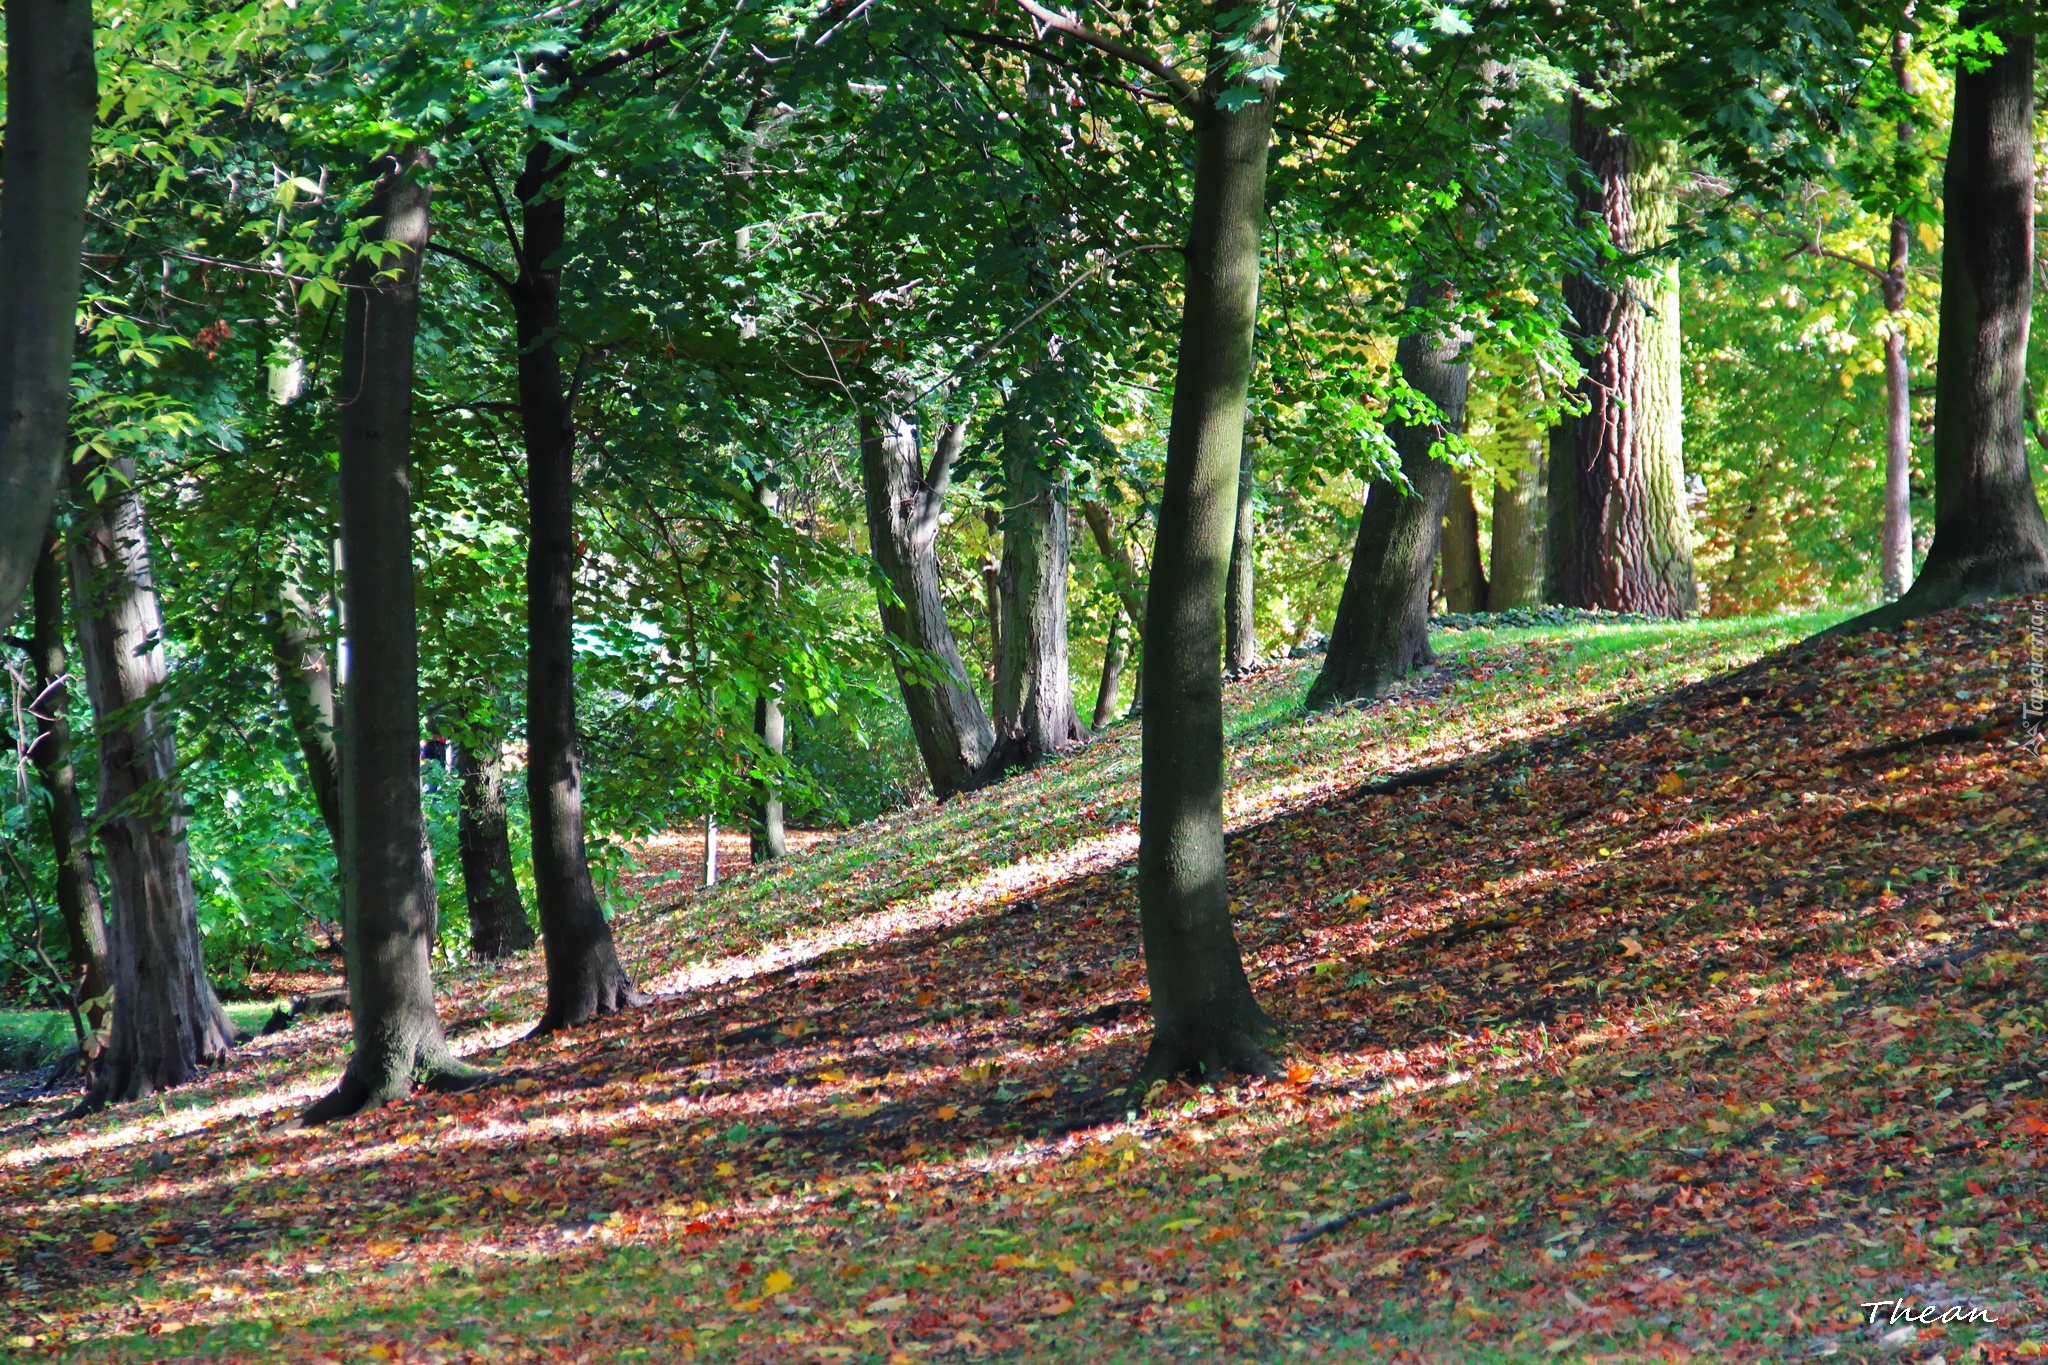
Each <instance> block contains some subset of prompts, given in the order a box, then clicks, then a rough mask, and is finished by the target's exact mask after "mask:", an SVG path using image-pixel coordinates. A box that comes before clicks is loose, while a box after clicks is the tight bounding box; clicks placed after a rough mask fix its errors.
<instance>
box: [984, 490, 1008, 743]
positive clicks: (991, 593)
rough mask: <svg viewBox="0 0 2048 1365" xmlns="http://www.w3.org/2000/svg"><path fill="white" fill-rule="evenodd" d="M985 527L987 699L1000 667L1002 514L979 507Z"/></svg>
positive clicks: (993, 697) (992, 695)
mask: <svg viewBox="0 0 2048 1365" xmlns="http://www.w3.org/2000/svg"><path fill="white" fill-rule="evenodd" d="M981 516H982V521H983V524H984V525H986V526H987V528H988V541H989V547H988V553H987V554H986V555H984V556H983V557H982V561H981V608H982V616H983V618H984V619H985V620H986V621H987V622H988V668H987V674H986V681H987V683H988V693H989V699H990V702H991V703H992V704H993V702H994V700H995V694H996V687H997V686H998V683H997V681H996V679H997V674H998V672H999V671H1000V670H1001V668H1002V666H1003V514H1002V513H1001V512H999V511H997V510H996V509H995V508H993V507H984V508H982V509H981Z"/></svg>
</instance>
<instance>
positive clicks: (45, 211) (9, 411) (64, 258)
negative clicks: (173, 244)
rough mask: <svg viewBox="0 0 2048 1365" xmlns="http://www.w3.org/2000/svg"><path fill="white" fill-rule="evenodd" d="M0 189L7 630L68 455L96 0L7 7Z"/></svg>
mask: <svg viewBox="0 0 2048 1365" xmlns="http://www.w3.org/2000/svg"><path fill="white" fill-rule="evenodd" d="M7 84H8V92H7V167H6V176H5V180H4V183H0V627H5V626H6V625H7V624H8V623H9V622H10V621H12V620H13V619H14V612H15V609H16V608H17V607H18V606H20V604H21V594H22V590H23V589H24V588H26V587H27V586H28V580H29V574H30V572H31V571H32V570H33V568H34V565H35V560H36V554H37V551H38V549H39V548H40V547H41V545H42V543H43V533H44V531H45V530H46V529H47V528H48V527H49V524H50V508H51V506H52V505H53V503H54V502H55V500H56V495H57V482H58V478H59V475H60V474H61V472H62V470H63V467H64V455H65V452H66V451H67V450H69V449H70V441H69V433H70V428H69V426H68V421H67V419H68V414H69V411H70V406H71V352H72V344H73V340H74V338H75V336H76V334H77V316H78V260H79V255H78V253H79V248H80V245H81V243H82V242H83V241H84V238H85V200H86V193H87V191H88V189H89V187H90V185H91V181H92V125H93V116H94V114H95V113H96V112H97V109H98V88H99V87H98V75H97V73H96V71H95V69H94V66H93V51H92V5H91V4H90V3H89V0H12V2H11V3H10V4H9V5H8V6H7Z"/></svg>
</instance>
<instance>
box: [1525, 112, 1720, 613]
mask: <svg viewBox="0 0 2048 1365" xmlns="http://www.w3.org/2000/svg"><path fill="white" fill-rule="evenodd" d="M1598 119H1599V115H1598V113H1597V111H1595V110H1592V109H1590V108H1588V107H1587V106H1586V104H1585V102H1584V101H1583V100H1575V101H1574V103H1573V107H1572V124H1571V137H1572V148H1573V150H1574V151H1575V152H1576V153H1577V154H1578V155H1579V157H1580V159H1581V160H1582V161H1583V162H1584V166H1585V179H1584V184H1583V186H1582V189H1581V196H1580V206H1581V210H1582V212H1584V213H1586V214H1587V215H1589V216H1592V215H1598V216H1599V217H1600V218H1602V219H1603V220H1604V221H1605V223H1606V225H1607V234H1608V237H1609V239H1610V240H1611V241H1612V242H1613V244H1614V247H1615V249H1616V250H1617V251H1619V252H1621V253H1622V254H1623V255H1624V256H1637V255H1640V254H1642V253H1644V252H1647V251H1650V250H1652V249H1654V248H1656V247H1657V246H1658V245H1660V244H1661V243H1662V242H1664V241H1665V240H1666V239H1667V238H1668V237H1669V234H1670V226H1671V220H1672V213H1673V199H1672V194H1671V190H1670V178H1671V162H1672V156H1671V149H1670V148H1668V147H1663V146H1659V145H1655V144H1651V143H1647V142H1644V141H1642V140H1640V139H1638V138H1635V137H1632V136H1630V135H1629V134H1627V133H1623V132H1617V131H1614V130H1612V129H1608V128H1605V127H1602V126H1601V125H1600V123H1599V121H1598ZM1565 302H1566V304H1567V306H1568V307H1569V309H1570V311H1571V315H1572V319H1573V328H1574V331H1575V332H1576V334H1577V336H1578V338H1579V341H1580V343H1581V348H1582V356H1581V359H1582V362H1583V364H1584V365H1585V371H1586V372H1585V376H1584V377H1583V378H1582V379H1581V380H1580V383H1579V396H1580V399H1581V400H1582V401H1583V402H1584V403H1585V404H1586V411H1585V412H1584V413H1583V414H1582V415H1579V416H1571V417H1567V418H1565V420H1564V421H1563V423H1562V424H1561V425H1560V427H1559V428H1558V431H1559V439H1558V442H1557V447H1556V449H1555V450H1553V452H1552V454H1551V465H1550V507H1549V537H1550V543H1549V545H1548V547H1547V549H1548V554H1547V556H1546V558H1547V561H1548V564H1547V567H1548V569H1549V573H1550V585H1549V592H1548V593H1547V594H1546V595H1547V596H1549V597H1550V598H1551V600H1553V601H1556V602H1560V603H1563V604H1564V605H1566V606H1572V607H1598V608H1603V609H1605V610H1608V611H1633V612H1644V613H1647V614H1649V615H1653V616H1670V617H1679V616H1688V615H1691V614H1692V613H1694V612H1695V611H1696V610H1697V609H1698V606H1699V592H1698V588H1697V585H1696V583H1695V581H1694V576H1693V565H1692V533H1691V527H1690V525H1689V521H1688V518H1687V516H1686V510H1685V471H1684V462H1683V449H1682V437H1681V433H1682V430H1683V427H1682V391H1681V375H1680V369H1679V366H1680V359H1681V357H1680V353H1679V330H1678V329H1679V317H1678V303H1679V298H1678V270H1677V266H1676V264H1675V263H1666V264H1664V265H1662V266H1660V267H1659V268H1658V269H1657V270H1656V271H1655V272H1654V273H1653V274H1652V275H1650V276H1649V277H1648V278H1647V279H1643V280H1639V281H1635V282H1632V283H1629V284H1626V285H1624V286H1622V287H1620V288H1613V287H1610V286H1609V284H1608V283H1607V282H1605V281H1602V280H1598V279H1594V278H1592V277H1589V276H1574V277H1572V278H1571V279H1570V280H1569V281H1567V283H1566V286H1565Z"/></svg>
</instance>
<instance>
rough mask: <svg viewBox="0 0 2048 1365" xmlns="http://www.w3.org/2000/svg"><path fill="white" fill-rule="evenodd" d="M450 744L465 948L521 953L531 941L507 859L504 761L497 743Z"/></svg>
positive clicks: (491, 957) (490, 956)
mask: <svg viewBox="0 0 2048 1365" xmlns="http://www.w3.org/2000/svg"><path fill="white" fill-rule="evenodd" d="M452 747H453V749H454V754H453V755H452V757H453V758H454V760H455V761H454V767H455V779H456V782H457V784H458V795H457V798H456V810H455V838H456V845H457V848H458V849H459V850H460V853H461V856H462V894H463V900H464V902H465V903H466V904H467V905H468V907H469V954H470V956H471V957H474V958H476V959H477V960H478V961H480V962H494V961H497V960H498V959H500V958H507V957H511V956H513V955H514V954H517V953H523V952H525V951H526V950H527V949H528V948H531V947H532V946H533V943H534V933H533V925H532V924H530V923H528V922H527V919H526V907H525V906H524V905H523V904H521V903H520V899H519V877H518V874H517V872H516V871H515V870H514V868H513V864H512V832H511V825H510V821H509V820H507V818H506V814H505V762H504V759H503V758H502V757H500V755H499V753H498V746H497V744H496V743H484V744H478V743H474V742H472V741H469V740H464V741H461V742H459V743H456V744H455V745H453V746H452Z"/></svg>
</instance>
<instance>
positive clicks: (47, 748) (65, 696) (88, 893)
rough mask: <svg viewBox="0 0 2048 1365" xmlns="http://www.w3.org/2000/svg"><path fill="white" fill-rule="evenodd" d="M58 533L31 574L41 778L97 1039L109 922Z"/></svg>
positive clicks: (60, 903)
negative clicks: (79, 742)
mask: <svg viewBox="0 0 2048 1365" xmlns="http://www.w3.org/2000/svg"><path fill="white" fill-rule="evenodd" d="M62 554H63V550H62V547H60V546H59V545H58V544H57V541H56V538H55V537H54V536H52V537H48V538H46V539H45V540H44V541H43V552H42V554H41V555H40V556H38V557H37V559H36V564H35V569H34V571H33V573H32V574H31V576H30V585H31V593H32V597H33V601H34V610H35V634H34V635H33V636H32V637H31V639H30V651H29V652H30V655H31V657H32V658H33V660H34V664H35V674H36V697H35V715H36V738H35V747H34V750H33V752H34V755H35V764H36V775H37V776H38V777H40V778H41V779H42V784H43V793H44V795H45V796H47V797H48V798H49V802H50V804H49V807H48V815H49V825H50V853H51V856H52V858H53V859H54V860H55V862H56V864H57V913H58V914H60V915H61V916H63V919H64V936H65V939H66V941H67V943H68V945H69V948H70V953H71V957H70V965H71V970H72V972H73V974H74V975H76V976H77V977H78V980H77V981H74V982H73V983H72V992H71V995H72V999H73V1001H74V1002H76V1003H77V1004H78V1005H79V1006H80V1009H81V1012H82V1013H83V1015H84V1017H85V1026H86V1027H87V1028H88V1029H90V1030H91V1031H92V1032H93V1034H94V1035H95V1036H97V1035H98V1034H99V1033H100V1031H101V1026H102V1024H104V1023H105V1021H106V1017H107V1007H108V1004H109V1003H110V991H111V978H110V977H109V975H108V972H107V925H106V918H105V916H104V914H103V913H102V911H101V909H100V886H99V880H98V878H97V876H96V874H95V870H94V868H93V859H92V844H91V842H90V840H89V839H88V837H87V835H86V831H85V816H84V813H83V810H82V808H81V807H80V805H79V801H78V774H77V772H76V770H75V769H74V768H73V767H72V763H71V684H70V677H71V674H70V664H69V661H68V660H67V658H66V657H65V650H64V569H63V566H62V565H61V564H60V563H59V559H60V557H61V556H62Z"/></svg>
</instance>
